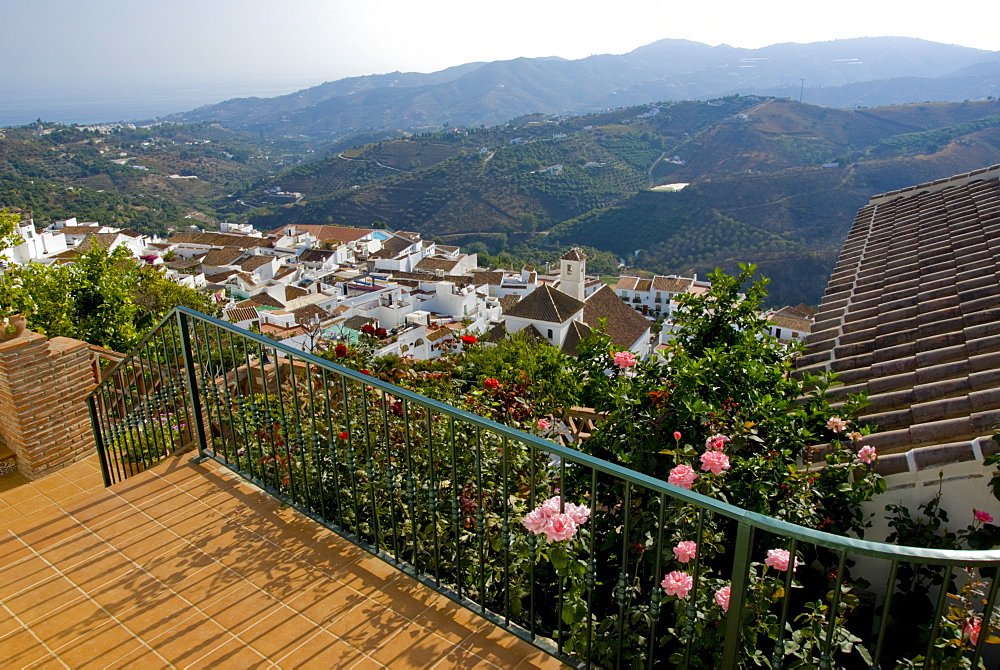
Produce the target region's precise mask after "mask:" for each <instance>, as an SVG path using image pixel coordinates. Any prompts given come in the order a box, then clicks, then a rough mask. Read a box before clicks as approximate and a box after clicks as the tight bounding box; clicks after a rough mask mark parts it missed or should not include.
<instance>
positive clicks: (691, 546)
mask: <svg viewBox="0 0 1000 670" xmlns="http://www.w3.org/2000/svg"><path fill="white" fill-rule="evenodd" d="M697 555H698V543H697V542H692V541H691V540H684V541H683V542H678V543H677V546H676V547H674V556H675V557H676V558H677V560H678V561H680V562H681V563H687V562H688V561H690V560H691V559H692V558H694V557H695V556H697Z"/></svg>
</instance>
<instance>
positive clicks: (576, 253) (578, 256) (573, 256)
mask: <svg viewBox="0 0 1000 670" xmlns="http://www.w3.org/2000/svg"><path fill="white" fill-rule="evenodd" d="M559 260H561V261H585V260H587V254H585V253H583V251H582V250H580V248H579V247H573V248H572V249H570V250H569V251H567V252H566V253H564V254H563V255H562V256H560V258H559Z"/></svg>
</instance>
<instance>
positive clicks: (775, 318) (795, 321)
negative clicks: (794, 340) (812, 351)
mask: <svg viewBox="0 0 1000 670" xmlns="http://www.w3.org/2000/svg"><path fill="white" fill-rule="evenodd" d="M765 318H766V319H767V320H768V321H770V322H771V323H773V324H774V325H776V326H777V327H778V328H788V329H789V330H798V331H800V332H803V333H808V332H809V331H810V330H811V329H812V320H810V319H799V318H796V317H794V316H788V315H787V314H780V313H774V314H768V315H767V316H766V317H765Z"/></svg>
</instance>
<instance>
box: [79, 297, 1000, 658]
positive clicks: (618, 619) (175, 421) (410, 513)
mask: <svg viewBox="0 0 1000 670" xmlns="http://www.w3.org/2000/svg"><path fill="white" fill-rule="evenodd" d="M89 403H90V409H91V418H92V421H93V424H94V430H95V435H96V441H97V445H98V450H99V454H100V459H101V465H102V469H103V472H104V477H105V483H106V484H107V485H109V486H110V485H112V484H114V483H116V482H119V481H122V480H124V479H125V478H127V477H130V476H132V475H135V474H137V473H139V472H142V471H143V470H145V469H147V468H149V467H151V466H153V465H155V464H156V463H157V462H159V461H161V460H163V459H164V458H166V457H168V456H169V455H171V454H173V453H176V452H178V451H182V450H184V449H187V448H191V447H192V446H193V447H195V448H197V451H198V458H202V459H213V460H215V461H217V462H219V463H221V464H223V465H225V466H227V467H228V468H230V469H232V470H233V471H234V472H237V473H239V474H240V475H242V476H243V477H245V478H246V479H248V480H250V481H252V482H254V483H255V484H257V485H258V486H260V487H261V488H263V489H264V490H266V491H268V492H269V493H271V494H272V495H275V496H277V497H278V498H280V499H282V500H284V501H286V502H288V503H289V504H290V505H293V506H294V507H295V508H296V509H298V510H300V511H301V512H303V513H305V514H307V515H309V516H310V517H312V518H313V519H315V520H316V521H318V522H319V523H321V524H323V525H325V526H327V527H329V528H331V529H333V530H334V531H336V532H337V533H339V534H340V535H342V536H343V537H345V538H348V539H349V540H351V541H352V542H355V543H356V544H358V545H360V546H362V547H364V548H365V549H367V550H368V551H371V552H372V553H375V554H377V555H379V556H380V557H382V558H383V559H385V560H387V561H389V562H390V563H392V564H393V565H395V566H397V567H399V568H400V569H401V570H403V571H405V572H407V573H408V574H410V575H412V576H414V577H416V578H418V579H419V580H421V581H422V582H424V583H425V584H428V585H430V586H432V587H433V588H436V589H438V590H439V591H440V592H442V593H444V594H446V595H448V596H449V597H450V598H452V599H454V600H456V601H457V602H459V603H461V604H463V605H465V606H466V607H468V608H470V609H472V610H473V611H475V612H477V613H479V614H481V615H482V616H484V617H486V618H487V619H489V620H491V621H493V622H494V623H497V624H498V625H501V626H503V627H505V628H506V629H508V630H509V631H511V632H512V633H514V634H516V635H519V636H521V637H523V638H525V639H527V640H529V641H531V642H532V643H534V644H536V645H537V646H539V647H540V648H542V649H545V650H546V651H549V652H550V653H553V654H555V655H557V656H559V657H561V658H563V659H564V660H567V661H569V662H571V663H575V664H580V665H587V666H590V665H595V666H600V667H611V666H614V667H626V666H628V667H654V666H656V667H724V668H735V667H744V666H746V667H750V666H752V665H767V664H769V665H770V666H771V667H870V668H879V667H890V666H888V665H885V666H884V665H883V664H885V663H891V664H895V663H896V660H897V659H900V658H903V657H912V656H915V655H921V654H922V655H924V656H925V657H931V655H932V654H935V655H936V656H937V657H939V658H944V655H945V654H951V657H953V658H955V659H964V661H963V662H965V663H971V666H969V667H978V666H979V664H980V663H981V660H980V659H981V658H982V654H983V651H984V645H985V642H986V638H987V637H988V636H987V634H986V633H987V630H988V629H989V627H990V622H991V620H992V617H991V615H986V616H985V623H983V624H982V634H980V635H979V636H978V639H977V640H976V641H975V643H973V640H972V639H971V637H972V636H969V635H963V634H962V633H961V632H960V633H959V634H958V637H957V638H955V637H954V635H952V636H951V637H949V631H953V630H954V629H955V622H954V618H955V614H954V610H953V607H954V603H955V602H956V601H957V600H958V599H959V597H960V594H961V592H962V587H963V585H965V584H968V583H969V580H979V582H980V583H981V584H982V585H981V586H980V587H977V588H978V589H979V590H980V591H981V592H982V594H981V596H982V597H979V598H978V599H977V600H976V602H977V603H978V604H977V605H976V607H978V615H977V613H976V612H975V611H970V616H971V617H972V618H973V619H974V618H975V616H979V617H983V616H984V615H983V613H984V612H985V613H992V612H993V609H994V605H995V604H996V600H997V591H998V586H1000V580H997V579H992V578H986V577H984V576H983V574H984V573H986V574H989V575H992V574H995V568H996V567H997V566H1000V551H946V550H931V549H920V548H910V547H899V546H895V545H888V544H883V543H877V542H869V541H863V540H858V539H853V538H847V537H840V536H836V535H831V534H828V533H823V532H820V531H815V530H811V529H807V528H803V527H800V526H796V525H793V524H790V523H787V522H784V521H781V520H779V519H773V518H769V517H765V516H762V515H759V514H755V513H751V512H747V511H744V510H741V509H739V508H737V507H734V506H732V505H728V504H726V503H723V502H721V501H719V500H715V499H711V498H708V497H705V496H702V495H699V494H697V493H693V492H691V491H688V490H685V489H682V488H679V487H675V486H671V485H669V484H667V483H666V482H664V481H661V480H657V479H654V478H651V477H648V476H645V475H642V474H639V473H637V472H634V471H631V470H629V469H627V468H624V467H622V466H619V465H616V464H613V463H609V462H606V461H603V460H600V459H597V458H594V457H591V456H588V455H587V454H585V453H582V452H579V451H576V450H573V449H570V448H565V447H562V446H560V445H558V444H556V443H554V442H551V441H549V440H546V439H542V438H539V437H537V436H534V435H531V434H527V433H524V432H521V431H518V430H515V429H512V428H510V427H507V426H504V425H501V424H498V423H495V422H493V421H490V420H488V419H484V418H482V417H479V416H475V415H472V414H469V413H467V412H464V411H462V410H459V409H457V408H454V407H451V406H449V405H446V404H443V403H440V402H437V401H435V400H433V399H430V398H427V397H424V396H421V395H419V394H416V393H414V392H412V391H408V390H406V389H403V388H399V387H397V386H394V385H391V384H388V383H385V382H382V381H380V380H378V379H374V378H372V377H370V376H367V375H365V374H362V373H360V372H357V371H354V370H351V369H348V368H345V367H341V366H338V365H335V364H333V363H330V362H328V361H326V360H323V359H321V358H319V357H317V356H313V355H310V354H307V353H304V352H302V351H299V350H297V349H294V348H291V347H288V346H286V345H283V344H281V343H280V342H275V341H272V340H269V339H267V338H264V337H261V336H259V335H255V334H253V333H250V332H247V331H244V330H242V329H239V328H236V327H234V326H232V325H231V324H228V323H225V322H223V321H220V320H217V319H213V318H210V317H207V316H205V315H202V314H200V313H197V312H194V311H192V310H189V309H186V308H183V307H181V308H177V309H176V310H174V311H173V312H172V313H171V314H170V315H169V316H168V317H167V318H166V319H164V320H163V321H162V322H161V323H160V324H159V325H158V326H157V327H156V328H155V329H154V330H153V331H152V332H151V333H149V334H148V335H147V336H146V337H145V338H144V339H143V340H142V341H141V343H140V344H139V345H138V346H137V347H136V348H135V350H134V351H133V352H132V353H131V354H130V355H129V356H128V358H126V359H125V360H124V361H122V362H121V363H119V364H118V365H117V366H115V367H114V368H112V369H111V370H110V371H109V372H108V373H107V375H106V377H105V380H104V382H103V383H102V384H101V385H100V386H99V387H98V388H97V389H96V390H95V391H94V392H93V394H92V395H91V396H90V398H89ZM557 495H558V499H557V500H556V501H555V502H550V503H549V504H550V506H554V507H553V508H552V509H551V510H550V511H553V512H556V511H557V512H559V513H564V512H568V511H570V510H575V514H576V515H577V520H578V521H579V524H577V525H575V532H573V533H571V534H569V537H568V538H566V539H558V540H553V541H546V538H545V537H544V536H543V535H541V534H535V533H533V532H529V530H528V529H527V527H526V526H525V525H524V524H522V520H523V519H524V518H525V516H526V515H527V514H528V513H529V512H530V511H532V510H535V509H536V508H538V507H539V506H540V505H542V503H543V502H544V501H546V500H550V501H552V500H554V497H555V496H557ZM571 504H574V505H579V507H574V508H571V507H570V505H571ZM556 507H557V509H555V508H556ZM685 537H686V538H694V539H697V541H698V546H699V547H705V550H704V551H703V550H702V549H699V550H698V552H697V554H696V555H695V557H694V558H692V559H691V560H690V561H689V562H687V563H683V564H679V563H678V561H677V560H676V559H675V557H674V555H673V552H672V547H673V544H674V542H675V541H677V539H678V538H685ZM712 546H714V547H715V549H714V550H712V551H709V550H708V548H709V547H712ZM768 549H779V550H783V551H788V552H789V555H790V556H793V557H795V556H798V557H799V558H800V559H801V561H802V563H803V565H802V567H800V568H799V569H798V570H797V571H796V570H794V569H786V570H784V571H782V570H780V566H779V567H774V566H771V567H767V566H766V564H765V563H764V562H762V559H763V557H764V555H765V553H766V551H767V550H768ZM794 562H795V559H793V560H792V564H793V565H794ZM915 571H922V572H921V574H922V575H923V576H924V578H925V581H927V582H928V583H930V584H931V585H932V587H931V588H930V589H929V590H928V593H929V594H930V598H931V600H928V601H927V602H928V603H930V605H929V606H928V608H927V611H926V613H925V616H923V618H922V620H921V621H920V625H919V626H918V627H916V628H912V627H911V624H909V623H907V621H906V620H905V619H901V618H899V613H900V612H901V611H904V613H905V611H909V613H910V614H912V613H913V609H914V607H915V605H914V603H915V602H916V600H914V593H913V592H912V590H907V588H908V587H907V584H909V585H910V586H912V584H913V579H912V576H913V575H914V574H915ZM667 572H674V573H675V574H676V573H683V575H686V577H684V578H685V579H686V578H687V577H690V580H691V581H690V584H689V588H688V590H687V593H686V594H681V595H677V594H676V593H675V594H674V595H670V594H668V593H666V592H665V589H664V588H662V587H661V585H660V582H661V580H663V579H664V576H665V574H666V573H667ZM904 574H905V575H910V577H911V579H909V581H907V580H906V579H902V578H901V575H904ZM772 575H773V576H772ZM866 575H867V576H869V581H871V582H873V585H872V586H870V587H868V588H867V589H866V590H864V591H862V592H861V593H859V589H858V587H857V586H856V584H857V583H858V581H857V580H858V577H859V576H866ZM871 575H876V576H877V577H878V579H877V580H876V579H875V578H873V577H870V576H871ZM848 576H850V578H851V582H852V583H853V584H855V586H854V587H853V589H848V588H846V587H845V586H843V583H844V581H845V580H846V579H847V577H848ZM722 584H727V585H728V586H729V588H730V590H729V598H728V603H727V604H728V610H724V609H723V608H722V602H720V600H719V598H720V596H719V595H718V593H719V588H720V587H721V585H722ZM937 585H941V586H940V587H939V586H937ZM967 591H968V589H966V592H967ZM859 595H861V596H863V597H862V598H860V599H859V598H858V596H859ZM949 615H951V618H950V619H949ZM949 622H951V623H949ZM957 626H958V628H959V629H961V628H962V623H961V622H959V623H958V624H957ZM901 636H904V637H905V639H903V637H901ZM858 647H864V648H865V650H866V651H867V655H866V654H862V653H860V652H859V651H858ZM942 663H943V661H942ZM925 667H939V666H938V661H931V662H927V663H926V665H925ZM941 667H952V666H941ZM954 667H962V666H954Z"/></svg>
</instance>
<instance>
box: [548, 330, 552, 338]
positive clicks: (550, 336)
mask: <svg viewBox="0 0 1000 670" xmlns="http://www.w3.org/2000/svg"><path fill="white" fill-rule="evenodd" d="M549 339H550V340H551V339H552V329H551V328H549Z"/></svg>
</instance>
